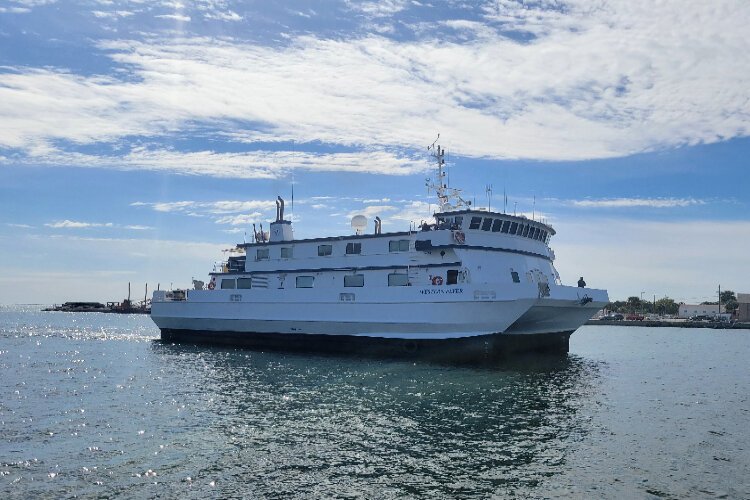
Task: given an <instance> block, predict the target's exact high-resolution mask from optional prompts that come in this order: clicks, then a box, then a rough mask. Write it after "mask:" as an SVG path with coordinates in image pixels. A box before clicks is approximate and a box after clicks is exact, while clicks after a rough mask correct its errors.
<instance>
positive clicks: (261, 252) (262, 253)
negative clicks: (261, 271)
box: [255, 248, 268, 260]
mask: <svg viewBox="0 0 750 500" xmlns="http://www.w3.org/2000/svg"><path fill="white" fill-rule="evenodd" d="M255 260H268V249H267V248H259V249H258V250H256V251H255Z"/></svg>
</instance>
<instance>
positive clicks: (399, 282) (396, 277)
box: [388, 273, 409, 286]
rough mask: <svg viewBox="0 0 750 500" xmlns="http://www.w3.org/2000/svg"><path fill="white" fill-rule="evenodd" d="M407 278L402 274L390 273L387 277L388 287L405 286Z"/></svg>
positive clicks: (407, 282)
mask: <svg viewBox="0 0 750 500" xmlns="http://www.w3.org/2000/svg"><path fill="white" fill-rule="evenodd" d="M408 284H409V276H408V275H407V274H404V273H391V274H389V275H388V286H407V285H408Z"/></svg>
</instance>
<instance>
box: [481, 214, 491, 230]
mask: <svg viewBox="0 0 750 500" xmlns="http://www.w3.org/2000/svg"><path fill="white" fill-rule="evenodd" d="M491 227H492V219H491V218H490V217H485V218H484V222H482V231H489V230H490V228H491Z"/></svg>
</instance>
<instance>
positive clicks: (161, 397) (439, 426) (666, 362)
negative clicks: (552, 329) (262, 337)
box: [0, 306, 750, 498]
mask: <svg viewBox="0 0 750 500" xmlns="http://www.w3.org/2000/svg"><path fill="white" fill-rule="evenodd" d="M157 339H158V330H157V329H156V328H155V327H154V326H153V324H152V323H151V321H150V319H149V318H148V317H147V316H118V315H106V314H96V313H82V314H72V313H43V312H38V308H36V307H31V306H24V307H2V308H0V375H1V376H2V379H1V380H2V384H3V385H2V388H1V389H0V391H2V392H1V393H0V394H2V398H1V399H0V496H1V497H3V498H21V497H23V498H29V497H49V498H66V497H74V496H79V497H111V496H120V495H122V496H127V497H156V496H162V497H168V498H173V497H191V498H225V497H270V498H280V497H284V498H286V497H290V496H297V497H368V498H374V497H378V498H382V497H386V498H388V497H402V498H403V497H429V498H434V497H443V498H470V497H476V498H487V497H491V496H496V497H511V496H515V497H519V498H557V497H574V498H613V497H619V498H632V497H636V498H649V497H652V498H659V497H666V498H686V497H693V498H747V497H750V478H749V476H748V475H747V470H748V469H750V435H749V434H748V433H747V432H746V427H747V424H748V423H750V402H749V401H748V398H750V396H749V395H750V376H748V363H747V354H748V353H749V352H750V331H748V330H744V331H730V330H708V329H696V330H691V329H667V328H657V329H648V328H627V327H584V328H582V329H580V330H579V331H578V332H576V333H575V334H574V335H573V337H572V338H571V354H570V355H569V356H568V358H567V359H565V360H558V361H551V360H541V361H539V362H538V363H533V364H532V365H525V366H500V367H496V368H491V369H490V368H482V369H472V368H466V367H451V366H439V365H430V364H424V363H417V364H414V363H408V362H400V361H389V360H358V359H350V358H342V357H325V356H301V355H291V354H280V353H262V352H254V351H247V350H234V349H220V348H206V347H191V346H179V345H163V344H161V343H160V342H158V340H157Z"/></svg>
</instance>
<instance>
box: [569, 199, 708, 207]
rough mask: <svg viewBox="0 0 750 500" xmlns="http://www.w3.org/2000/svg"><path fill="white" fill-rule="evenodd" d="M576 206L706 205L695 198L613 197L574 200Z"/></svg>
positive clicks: (572, 202)
mask: <svg viewBox="0 0 750 500" xmlns="http://www.w3.org/2000/svg"><path fill="white" fill-rule="evenodd" d="M570 203H571V204H572V205H573V206H576V207H585V208H636V207H649V208H675V207H688V206H691V205H705V204H706V202H705V201H704V200H697V199H695V198H612V199H605V200H572V201H571V202H570Z"/></svg>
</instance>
